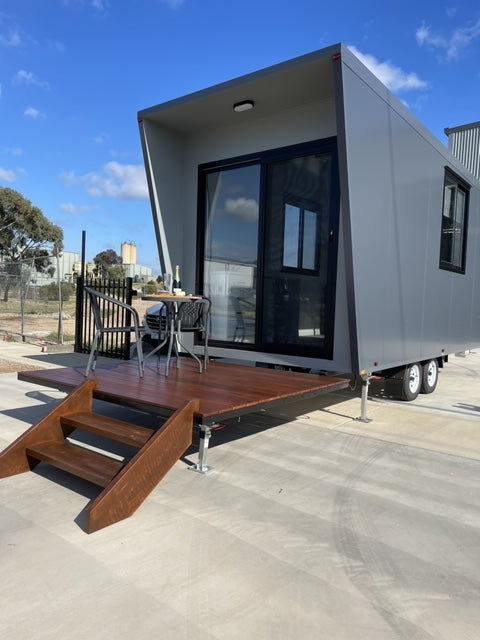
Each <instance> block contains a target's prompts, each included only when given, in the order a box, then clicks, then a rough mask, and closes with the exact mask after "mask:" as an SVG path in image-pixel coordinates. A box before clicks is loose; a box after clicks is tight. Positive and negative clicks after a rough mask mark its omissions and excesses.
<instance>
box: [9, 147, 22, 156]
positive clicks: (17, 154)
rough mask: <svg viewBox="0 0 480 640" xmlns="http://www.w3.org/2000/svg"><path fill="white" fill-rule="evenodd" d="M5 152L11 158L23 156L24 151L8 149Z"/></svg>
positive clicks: (16, 148) (17, 148) (13, 148)
mask: <svg viewBox="0 0 480 640" xmlns="http://www.w3.org/2000/svg"><path fill="white" fill-rule="evenodd" d="M5 151H6V152H7V153H9V154H10V155H11V156H16V157H19V156H23V149H20V147H7V148H6V149H5Z"/></svg>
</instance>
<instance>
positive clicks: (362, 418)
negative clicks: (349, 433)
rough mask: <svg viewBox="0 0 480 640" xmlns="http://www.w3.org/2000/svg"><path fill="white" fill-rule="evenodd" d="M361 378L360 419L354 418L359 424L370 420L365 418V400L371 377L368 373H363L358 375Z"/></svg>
mask: <svg viewBox="0 0 480 640" xmlns="http://www.w3.org/2000/svg"><path fill="white" fill-rule="evenodd" d="M360 375H361V378H362V404H361V409H360V417H359V418H355V420H358V421H359V422H371V421H372V420H371V419H370V418H367V399H368V387H369V386H370V380H371V378H372V375H371V374H370V373H366V372H363V373H361V374H360Z"/></svg>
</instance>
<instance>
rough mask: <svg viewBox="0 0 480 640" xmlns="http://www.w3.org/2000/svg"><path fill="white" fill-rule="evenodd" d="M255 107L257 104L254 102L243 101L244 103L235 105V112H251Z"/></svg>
mask: <svg viewBox="0 0 480 640" xmlns="http://www.w3.org/2000/svg"><path fill="white" fill-rule="evenodd" d="M254 106H255V103H254V101H253V100H243V101H242V102H236V103H235V104H234V105H233V110H234V111H236V112H237V113H240V112H241V111H249V110H250V109H253V107H254Z"/></svg>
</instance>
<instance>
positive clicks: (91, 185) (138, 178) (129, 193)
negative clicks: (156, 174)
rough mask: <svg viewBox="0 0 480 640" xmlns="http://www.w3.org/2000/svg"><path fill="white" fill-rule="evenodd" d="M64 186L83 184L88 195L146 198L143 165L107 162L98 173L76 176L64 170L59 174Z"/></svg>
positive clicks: (131, 198) (120, 198) (125, 198)
mask: <svg viewBox="0 0 480 640" xmlns="http://www.w3.org/2000/svg"><path fill="white" fill-rule="evenodd" d="M60 179H61V180H62V181H63V183H64V185H65V186H66V187H73V186H78V185H80V186H83V187H84V188H85V190H86V192H87V193H88V195H89V196H92V197H97V198H102V197H105V198H118V199H119V200H148V189H147V180H146V178H145V169H144V167H143V165H132V164H120V163H119V162H114V161H112V162H108V163H107V164H106V165H105V166H104V167H103V169H102V171H101V172H99V173H87V174H85V175H83V176H77V175H76V174H75V172H73V171H69V172H65V173H63V174H62V175H61V176H60Z"/></svg>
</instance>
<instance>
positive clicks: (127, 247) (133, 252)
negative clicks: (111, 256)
mask: <svg viewBox="0 0 480 640" xmlns="http://www.w3.org/2000/svg"><path fill="white" fill-rule="evenodd" d="M120 253H121V257H122V264H137V247H136V246H135V245H134V244H133V242H123V243H122V245H121V247H120Z"/></svg>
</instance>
